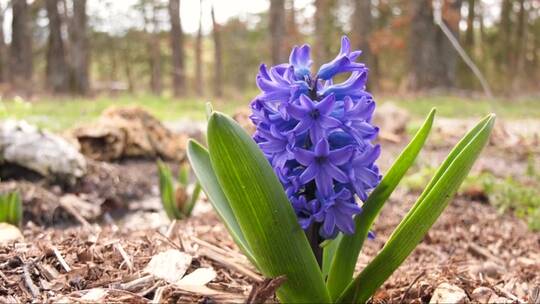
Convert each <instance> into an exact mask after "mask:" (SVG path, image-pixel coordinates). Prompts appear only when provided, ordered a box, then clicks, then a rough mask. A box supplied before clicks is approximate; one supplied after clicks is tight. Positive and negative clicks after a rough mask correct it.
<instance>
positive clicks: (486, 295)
mask: <svg viewBox="0 0 540 304" xmlns="http://www.w3.org/2000/svg"><path fill="white" fill-rule="evenodd" d="M493 295H495V292H494V291H493V290H492V289H491V288H488V287H483V286H482V287H478V288H476V289H475V290H473V292H472V294H471V298H472V300H473V301H474V302H477V303H488V302H489V299H490V298H491V297H492V296H493Z"/></svg>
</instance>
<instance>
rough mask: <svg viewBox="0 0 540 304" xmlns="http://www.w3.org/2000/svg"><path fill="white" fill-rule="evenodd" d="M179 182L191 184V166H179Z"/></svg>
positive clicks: (185, 184) (183, 184)
mask: <svg viewBox="0 0 540 304" xmlns="http://www.w3.org/2000/svg"><path fill="white" fill-rule="evenodd" d="M178 182H179V183H180V185H182V186H184V187H187V186H188V184H189V167H188V166H187V165H185V164H183V165H180V167H179V168H178Z"/></svg>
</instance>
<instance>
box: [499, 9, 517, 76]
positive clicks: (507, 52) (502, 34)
mask: <svg viewBox="0 0 540 304" xmlns="http://www.w3.org/2000/svg"><path fill="white" fill-rule="evenodd" d="M511 14H512V0H503V1H502V6H501V17H500V20H501V21H500V24H499V39H498V40H499V41H500V43H499V45H498V49H499V51H500V52H501V57H502V58H500V59H499V60H500V61H501V63H502V64H501V65H499V67H503V68H505V69H508V68H510V66H511V65H510V63H511V58H510V57H511V55H512V50H513V45H512V44H511V42H510V38H511V32H512V20H511V18H510V16H511Z"/></svg>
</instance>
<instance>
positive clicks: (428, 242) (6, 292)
mask: <svg viewBox="0 0 540 304" xmlns="http://www.w3.org/2000/svg"><path fill="white" fill-rule="evenodd" d="M500 161H501V159H498V162H497V163H500ZM484 163H486V162H484ZM487 163H493V161H492V160H490V161H489V162H487ZM124 167H125V168H124ZM111 168H112V169H110V170H112V171H115V170H117V171H119V172H123V173H124V175H125V174H126V173H129V176H131V177H130V178H133V179H136V180H137V179H139V178H141V179H145V178H146V179H147V177H148V176H149V175H151V173H149V170H153V169H151V168H154V163H153V162H146V163H145V162H134V163H127V164H124V165H112V167H111ZM123 169H125V170H128V171H122V170H123ZM129 170H132V171H129ZM112 171H111V172H112ZM100 172H102V171H100ZM115 172H116V171H115ZM103 174H104V173H103ZM104 176H105V175H104ZM124 180H125V177H124V178H123V179H117V180H116V182H117V183H122V182H123V181H124ZM98 184H100V183H99V178H97V179H96V180H89V181H87V184H86V187H97V186H95V185H98ZM127 184H129V186H126V187H127V188H129V187H131V188H133V189H131V188H129V189H128V190H129V191H126V193H123V192H118V190H116V191H117V192H115V193H112V194H111V195H110V196H111V197H114V199H115V200H120V199H121V198H124V196H122V195H125V196H127V197H129V195H133V198H136V199H140V198H141V197H144V195H142V194H152V196H155V180H151V182H148V181H147V182H146V184H145V183H142V184H140V181H139V184H135V185H136V186H133V184H130V183H127ZM107 189H108V190H107ZM107 189H106V190H107V191H112V190H111V189H112V188H110V189H109V188H107ZM141 189H143V190H144V191H142V192H143V193H142V194H141V193H139V192H141ZM94 190H95V188H91V189H90V188H89V189H87V192H88V193H92V191H94ZM417 195H418V194H414V193H408V192H406V191H405V190H399V189H398V190H397V192H396V193H394V195H393V198H392V199H391V200H390V201H389V202H388V203H387V206H385V208H384V209H383V212H382V214H381V216H380V217H379V219H378V220H377V221H376V224H375V227H374V232H375V233H376V235H377V237H376V239H375V240H373V241H369V242H366V244H365V246H364V250H363V252H362V254H361V256H360V258H359V261H358V264H357V268H358V270H360V269H362V267H364V266H365V265H366V264H367V263H368V262H369V261H370V260H371V259H372V258H373V256H374V255H375V254H376V253H377V251H378V250H379V249H380V248H382V246H383V245H384V242H385V240H387V238H388V237H389V235H390V233H391V232H392V230H393V229H394V228H395V227H396V226H397V224H398V223H399V221H400V219H401V218H403V216H404V215H405V213H406V212H407V210H408V208H410V206H411V204H412V203H413V202H414V200H415V198H416V197H417ZM89 196H90V197H91V195H89ZM90 201H91V199H90ZM124 207H125V212H124V213H125V214H124V215H123V216H115V215H114V214H113V212H112V211H111V212H106V213H105V216H102V217H100V219H99V220H96V221H95V222H92V221H90V223H87V222H85V221H82V222H81V221H80V220H79V221H77V220H76V219H74V218H73V217H70V214H66V215H64V217H56V218H55V220H54V221H52V222H51V221H49V222H46V225H40V224H39V223H36V222H35V221H32V220H29V221H26V223H25V225H24V227H23V229H22V231H23V234H24V237H25V239H24V241H23V242H19V243H16V244H11V245H8V246H0V302H7V303H15V302H111V301H115V302H118V301H121V302H132V303H148V302H152V301H154V302H182V303H188V302H200V303H222V302H236V303H238V302H245V301H248V302H250V303H257V302H261V301H270V302H273V301H274V300H275V299H274V298H273V295H272V292H273V290H274V289H275V287H276V285H278V284H279V283H277V282H275V281H270V280H265V278H264V277H263V276H261V275H260V274H259V273H258V272H257V271H256V270H255V269H254V268H253V267H252V266H251V265H250V264H249V262H248V261H247V260H246V259H245V258H244V257H243V256H242V255H241V254H240V253H239V252H238V249H237V248H236V246H235V245H234V243H233V241H232V240H231V238H230V237H229V236H228V234H227V231H226V229H225V228H224V226H223V225H222V224H221V223H220V222H219V219H218V218H217V216H216V215H215V213H214V212H213V211H212V210H211V208H210V206H209V204H208V203H207V202H201V203H200V204H198V206H197V208H196V211H195V214H194V216H193V217H192V218H190V219H188V220H185V221H181V222H175V223H170V222H168V220H167V219H166V218H165V217H164V215H163V214H162V213H160V211H158V210H157V209H158V208H159V205H156V201H155V198H154V200H153V201H152V200H150V202H148V201H144V200H143V201H139V202H133V203H132V207H131V208H130V207H129V206H128V207H126V206H124ZM111 214H112V216H110V215H111ZM64 218H68V219H69V221H67V220H66V221H67V222H69V223H70V224H69V225H66V224H65V223H64V222H63V219H64ZM30 219H31V218H30ZM168 249H176V250H180V251H182V252H185V253H187V254H189V255H191V256H192V257H193V260H192V262H191V264H190V266H189V269H188V270H187V273H188V274H189V273H191V272H193V271H194V270H196V269H199V268H213V269H214V270H215V272H216V274H217V276H216V278H215V279H214V280H212V281H211V282H210V283H208V284H207V285H206V286H203V287H200V288H197V289H190V288H180V287H178V286H175V285H172V284H168V283H166V282H165V281H163V280H159V279H156V278H155V277H153V276H151V275H148V274H147V273H146V272H145V267H146V266H147V264H148V263H149V261H150V260H151V259H152V257H153V256H155V255H156V254H157V253H159V252H163V251H165V250H168ZM443 282H449V283H452V284H454V285H456V286H458V287H460V288H461V289H463V290H464V291H465V292H466V293H467V295H468V297H469V298H470V299H472V294H473V291H474V290H475V289H476V288H478V287H481V286H484V287H488V288H489V289H490V290H492V291H493V292H494V293H495V294H496V295H498V296H499V297H501V299H506V300H507V301H508V302H513V303H524V302H534V301H539V300H538V299H537V298H536V297H537V294H538V291H539V288H540V233H534V232H531V231H530V230H528V229H527V226H526V224H525V223H523V222H522V221H521V220H520V219H517V218H515V217H514V216H513V215H511V214H500V213H499V212H498V211H497V210H496V209H495V208H493V207H492V206H490V205H489V204H487V203H485V202H481V201H475V200H471V199H469V198H465V197H458V198H456V199H454V200H453V201H452V202H451V204H450V205H449V206H448V208H447V209H446V211H445V212H444V213H443V215H442V216H441V218H440V219H439V220H438V221H437V223H436V224H435V226H434V227H433V228H432V229H431V230H430V232H429V234H428V235H427V236H426V237H425V239H424V240H423V242H422V243H421V244H420V245H419V246H418V247H417V248H416V250H415V251H414V252H413V253H412V255H411V256H410V257H409V258H408V259H407V260H406V261H405V263H404V264H403V265H402V266H401V267H400V268H399V269H398V270H397V271H396V272H395V273H394V275H392V277H391V278H390V280H389V281H387V282H386V283H385V284H384V286H383V287H382V288H381V289H380V290H379V291H378V293H377V294H376V295H375V297H374V298H373V299H372V301H373V302H375V303H426V302H429V300H430V299H431V297H432V295H433V292H434V290H435V289H436V287H437V286H439V284H441V283H443Z"/></svg>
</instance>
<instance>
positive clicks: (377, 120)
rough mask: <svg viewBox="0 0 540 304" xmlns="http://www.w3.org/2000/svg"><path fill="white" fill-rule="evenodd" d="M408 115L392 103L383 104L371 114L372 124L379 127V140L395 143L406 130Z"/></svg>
mask: <svg viewBox="0 0 540 304" xmlns="http://www.w3.org/2000/svg"><path fill="white" fill-rule="evenodd" d="M409 121H410V115H409V113H408V112H407V110H405V109H402V108H400V107H398V106H397V105H395V104H394V103H392V102H386V103H383V104H382V105H381V106H379V107H377V109H376V110H375V112H374V113H373V123H374V124H375V125H376V126H377V127H379V129H380V132H379V134H380V135H379V138H381V139H388V140H391V141H395V140H396V138H398V139H399V137H400V136H401V135H403V134H404V133H405V131H406V130H407V124H408V123H409Z"/></svg>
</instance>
